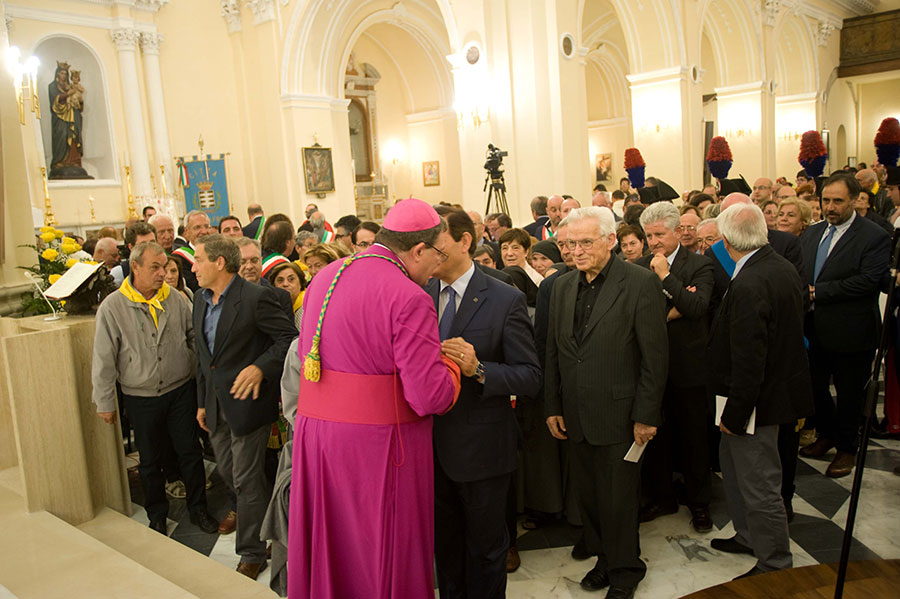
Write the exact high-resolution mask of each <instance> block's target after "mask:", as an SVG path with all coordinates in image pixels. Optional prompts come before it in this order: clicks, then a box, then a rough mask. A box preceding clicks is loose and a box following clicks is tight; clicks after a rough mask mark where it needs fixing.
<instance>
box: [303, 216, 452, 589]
mask: <svg viewBox="0 0 900 599" xmlns="http://www.w3.org/2000/svg"><path fill="white" fill-rule="evenodd" d="M443 228H445V225H444V223H443V221H441V219H440V217H439V216H438V215H437V213H436V212H435V211H434V209H433V208H431V206H429V205H428V204H426V203H425V202H422V201H420V200H415V199H407V200H403V201H401V202H399V203H398V204H397V205H396V206H394V207H393V208H392V209H391V211H390V212H389V214H388V215H387V217H386V218H385V221H384V229H383V232H382V233H379V235H378V236H377V237H376V239H375V244H374V245H373V246H372V247H370V248H369V249H368V250H366V251H365V252H363V253H360V254H356V255H355V256H353V257H352V258H348V259H345V260H341V261H336V262H333V263H332V264H330V265H329V266H328V267H326V268H325V269H324V270H322V271H321V272H319V273H318V274H317V275H316V277H315V278H314V279H313V281H312V283H310V286H309V288H308V289H307V291H306V296H305V299H304V304H303V321H302V326H301V331H300V339H299V344H298V352H297V354H294V355H293V356H291V360H293V361H294V364H293V367H294V368H300V371H301V372H302V375H301V377H300V393H299V398H298V406H297V417H296V423H295V431H294V453H293V472H292V478H291V497H290V515H289V529H288V565H287V568H288V597H289V598H290V599H306V598H311V599H343V598H350V597H367V598H372V599H379V598H381V599H387V598H393V599H418V598H421V597H428V598H431V597H434V589H433V586H434V585H433V576H432V571H433V570H432V564H433V554H434V491H433V485H434V475H433V467H434V465H433V460H432V442H431V415H432V414H442V413H445V412H447V411H448V410H449V409H450V408H451V407H452V406H453V404H454V402H455V401H456V397H457V395H458V393H459V377H460V374H459V369H458V367H457V366H456V365H455V364H453V363H452V362H450V361H449V360H448V359H447V358H442V356H441V344H440V341H439V340H438V326H437V314H436V312H435V309H434V302H433V301H432V299H431V298H430V297H429V296H428V294H427V293H425V291H423V289H422V287H421V286H422V285H423V284H424V283H425V282H426V281H427V280H428V278H429V277H430V276H431V275H432V273H433V272H434V270H435V269H436V268H437V266H438V265H439V263H440V262H441V261H442V259H443V258H444V256H445V255H444V254H443V252H442V251H441V250H440V249H439V248H436V247H435V245H434V244H436V243H437V238H438V234H439V232H440V231H441V230H442V229H443ZM323 304H324V305H325V306H324V308H325V309H323ZM298 362H299V364H298ZM289 367H291V366H290V365H289ZM317 371H318V372H317Z"/></svg>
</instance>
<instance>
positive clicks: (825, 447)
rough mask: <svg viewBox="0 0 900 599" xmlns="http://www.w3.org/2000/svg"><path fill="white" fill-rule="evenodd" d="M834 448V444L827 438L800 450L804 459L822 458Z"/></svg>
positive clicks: (820, 438)
mask: <svg viewBox="0 0 900 599" xmlns="http://www.w3.org/2000/svg"><path fill="white" fill-rule="evenodd" d="M832 447H834V443H832V442H831V441H829V440H828V439H826V438H825V437H819V438H818V439H816V441H815V443H811V444H809V445H807V446H806V447H804V448H803V449H801V450H800V455H802V456H803V457H804V458H821V457H822V456H823V455H825V454H826V453H828V452H829V450H831V448H832Z"/></svg>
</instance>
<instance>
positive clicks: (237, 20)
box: [220, 0, 241, 33]
mask: <svg viewBox="0 0 900 599" xmlns="http://www.w3.org/2000/svg"><path fill="white" fill-rule="evenodd" d="M220 3H221V5H222V12H221V15H222V17H223V18H224V19H225V22H226V23H227V24H228V33H235V32H237V31H240V30H241V4H240V2H238V0H220Z"/></svg>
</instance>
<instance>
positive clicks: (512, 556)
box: [506, 547, 522, 572]
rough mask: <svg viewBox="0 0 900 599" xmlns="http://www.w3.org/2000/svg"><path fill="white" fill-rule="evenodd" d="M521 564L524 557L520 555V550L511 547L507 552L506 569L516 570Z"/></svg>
mask: <svg viewBox="0 0 900 599" xmlns="http://www.w3.org/2000/svg"><path fill="white" fill-rule="evenodd" d="M521 565H522V559H521V558H520V557H519V550H518V549H516V548H515V547H510V548H509V551H507V552H506V571H507V572H515V571H516V570H518V569H519V566H521Z"/></svg>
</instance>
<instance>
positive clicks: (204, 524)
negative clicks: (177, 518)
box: [191, 510, 219, 535]
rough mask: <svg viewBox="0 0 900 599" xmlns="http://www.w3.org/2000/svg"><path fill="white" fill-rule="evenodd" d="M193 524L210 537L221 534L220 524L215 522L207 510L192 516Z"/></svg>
mask: <svg viewBox="0 0 900 599" xmlns="http://www.w3.org/2000/svg"><path fill="white" fill-rule="evenodd" d="M191 524H193V525H195V526H196V527H197V528H199V529H200V530H202V531H203V532H205V533H206V534H208V535H211V534H213V533H214V532H215V533H217V532H219V523H218V522H216V521H215V520H213V519H212V516H210V515H209V514H208V513H207V512H206V510H203V511H202V512H194V513H193V514H191Z"/></svg>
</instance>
